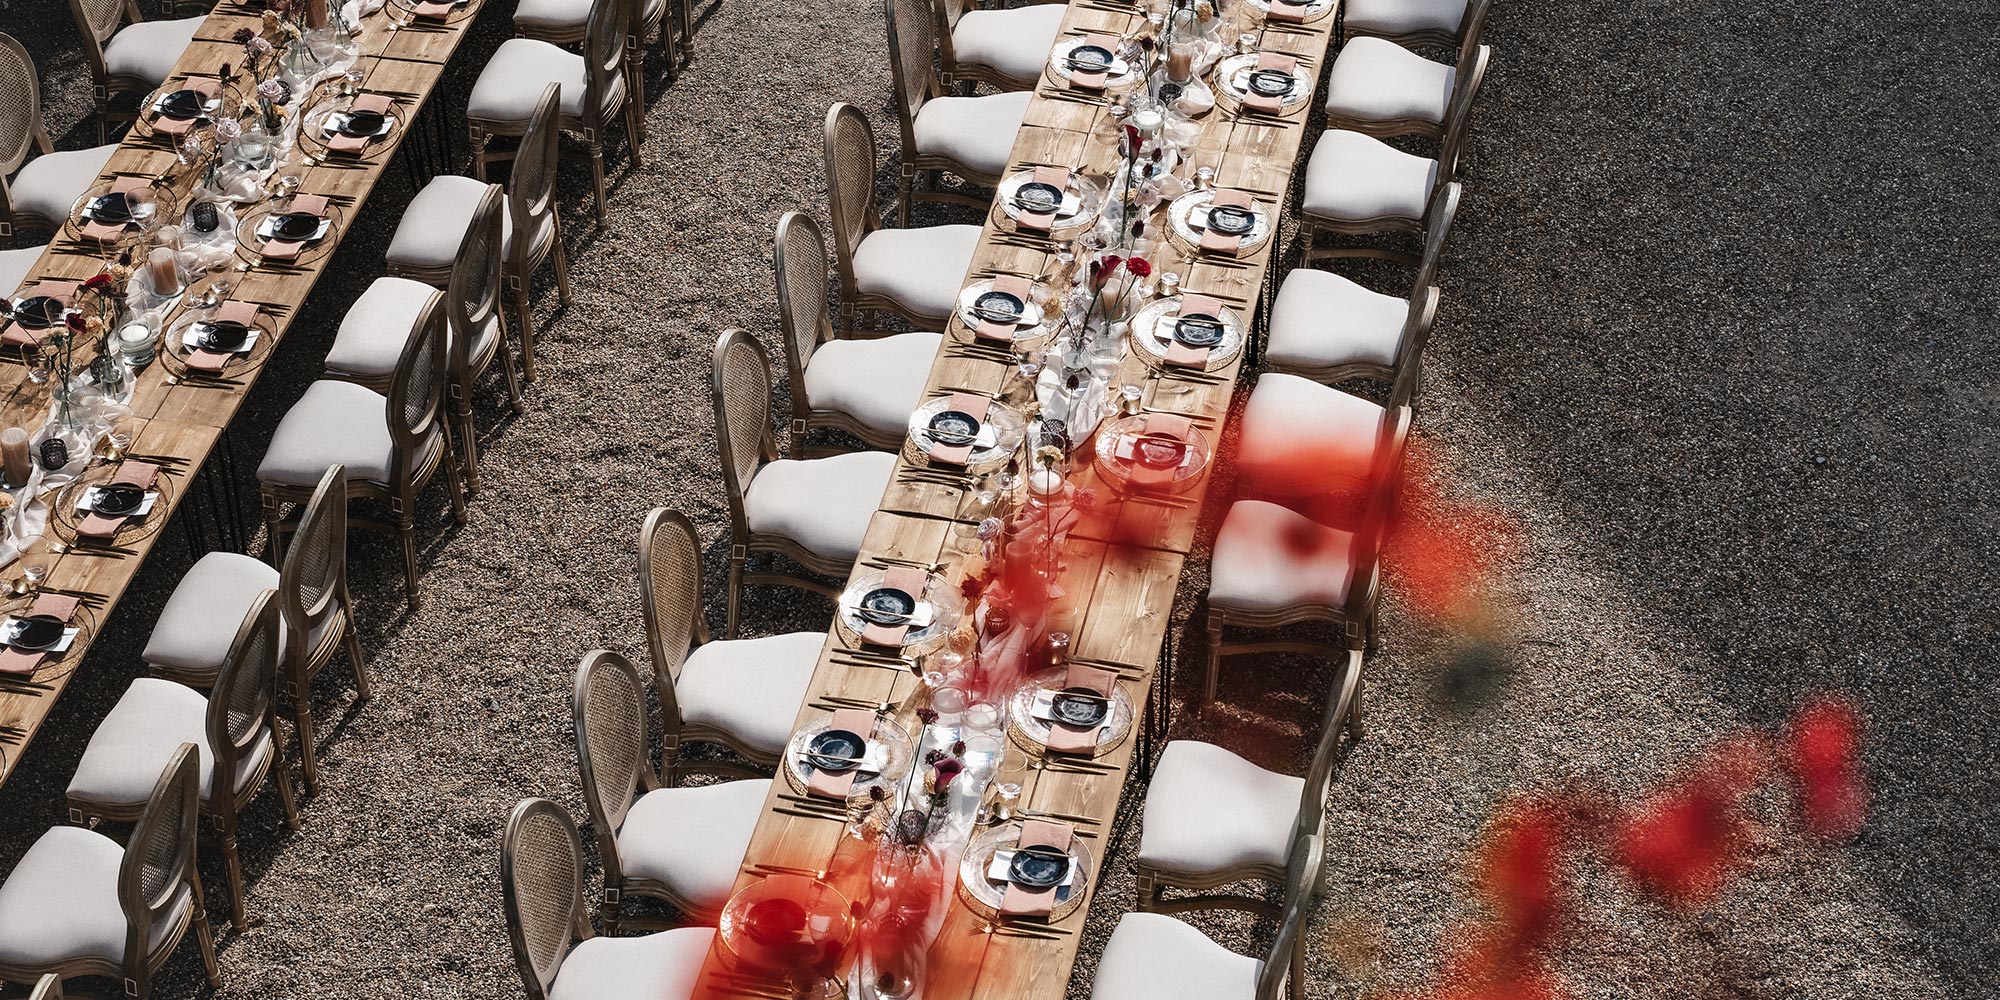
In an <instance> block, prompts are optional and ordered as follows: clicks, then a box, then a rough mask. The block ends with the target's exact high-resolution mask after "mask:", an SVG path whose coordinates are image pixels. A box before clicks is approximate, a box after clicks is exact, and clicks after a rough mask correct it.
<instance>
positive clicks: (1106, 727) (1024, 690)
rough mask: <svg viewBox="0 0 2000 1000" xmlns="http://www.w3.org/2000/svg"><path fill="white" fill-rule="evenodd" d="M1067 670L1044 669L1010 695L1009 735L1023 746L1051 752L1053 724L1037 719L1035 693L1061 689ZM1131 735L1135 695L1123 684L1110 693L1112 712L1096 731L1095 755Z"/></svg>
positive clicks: (1008, 699) (1098, 755)
mask: <svg viewBox="0 0 2000 1000" xmlns="http://www.w3.org/2000/svg"><path fill="white" fill-rule="evenodd" d="M1068 674H1069V672H1068V670H1067V669H1066V668H1064V667H1056V668H1054V669H1051V670H1044V671H1042V672H1041V673H1038V674H1035V675H1034V676H1032V677H1030V678H1028V679H1027V680H1026V681H1024V682H1022V684H1021V686H1020V687H1018V688H1015V689H1014V693H1013V694H1012V695H1009V696H1008V698H1007V735H1008V736H1010V737H1013V739H1014V742H1016V743H1019V744H1020V745H1021V746H1022V748H1023V749H1027V750H1033V751H1040V752H1043V753H1046V752H1048V749H1049V727H1050V723H1048V722H1046V721H1044V720H1042V719H1038V718H1035V715H1034V712H1033V711H1032V709H1033V708H1034V706H1035V696H1036V695H1039V694H1040V693H1041V692H1043V691H1061V690H1062V689H1063V681H1064V680H1065V679H1066V678H1067V677H1068ZM1130 735H1132V698H1131V696H1129V695H1127V694H1126V693H1125V688H1124V687H1123V686H1122V685H1121V686H1119V687H1117V688H1115V689H1114V690H1113V691H1112V692H1111V711H1110V714H1109V715H1107V716H1106V717H1105V720H1104V723H1103V728H1102V729H1101V730H1100V731H1099V732H1098V734H1097V748H1096V750H1094V751H1093V752H1092V753H1091V756H1092V757H1102V756H1104V755H1105V754H1107V753H1110V752H1111V751H1112V750H1115V749H1117V747H1118V744H1120V743H1123V742H1125V738H1126V737H1127V736H1130Z"/></svg>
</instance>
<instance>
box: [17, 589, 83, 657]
mask: <svg viewBox="0 0 2000 1000" xmlns="http://www.w3.org/2000/svg"><path fill="white" fill-rule="evenodd" d="M76 603H77V602H76V598H74V597H70V596H68V595H66V594H42V595H39V596H37V597H36V598H35V603H34V604H33V605H32V606H31V607H29V608H28V613H27V614H26V615H23V616H22V617H24V618H32V617H34V616H35V615H48V616H50V617H52V618H60V619H62V620H63V621H65V622H67V621H69V620H70V617H71V616H73V615H75V614H76ZM48 655H49V654H48V652H47V651H46V650H40V649H15V648H14V647H12V646H0V674H11V675H13V676H16V677H26V676H28V675H30V674H32V673H34V672H35V671H36V670H39V669H41V666H42V659H43V658H44V657H46V656H48Z"/></svg>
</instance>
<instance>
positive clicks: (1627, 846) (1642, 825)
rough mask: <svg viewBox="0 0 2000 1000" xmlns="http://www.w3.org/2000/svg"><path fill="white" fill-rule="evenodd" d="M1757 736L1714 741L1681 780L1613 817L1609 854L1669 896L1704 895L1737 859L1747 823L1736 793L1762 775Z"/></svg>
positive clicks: (1681, 900) (1684, 900)
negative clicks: (1715, 744) (1716, 743)
mask: <svg viewBox="0 0 2000 1000" xmlns="http://www.w3.org/2000/svg"><path fill="white" fill-rule="evenodd" d="M1766 757H1767V754H1766V752H1765V750H1764V747H1763V745H1762V743H1761V742H1760V741H1758V740H1755V739H1752V738H1747V737H1746V738H1743V739H1739V740H1736V741H1733V742H1731V743H1727V744H1724V745H1723V746H1721V747H1718V748H1716V750H1715V751H1713V752H1712V753H1711V755H1710V757H1709V759H1708V760H1706V761H1704V762H1702V763H1701V764H1700V765H1698V766H1697V767H1696V768H1695V770H1694V771H1693V772H1692V773H1691V774H1689V775H1688V776H1687V777H1686V778H1683V779H1682V780H1681V781H1679V782H1677V783H1675V784H1673V785H1670V786H1668V787H1667V789H1666V790H1665V791H1663V792H1661V793H1659V794H1658V795H1656V796H1654V798H1653V799H1652V800H1651V801H1650V802H1649V803H1647V804H1646V805H1644V806H1642V807H1641V808H1639V809H1638V810H1637V811H1634V812H1631V813H1628V814H1626V815H1625V816H1624V817H1622V818H1621V819H1619V820H1618V821H1617V823H1616V825H1615V828H1614V830H1613V832H1612V843H1611V852H1612V857H1613V858H1614V859H1616V861H1617V862H1618V863H1619V864H1621V865H1623V866H1624V867H1625V868H1626V869H1627V870H1628V871H1630V872H1631V873H1632V875H1633V877H1635V878H1637V879H1638V880H1639V881H1640V882H1641V883H1643V884H1645V885H1646V886H1648V887H1650V888H1652V889H1653V890H1654V891H1656V892H1658V893H1660V894H1661V895H1662V896H1665V897H1666V898H1667V900H1668V901H1669V902H1672V903H1674V904H1677V905H1681V906H1691V905H1695V904H1699V903H1703V902H1706V901H1707V900H1709V899H1710V898H1712V897H1714V895H1715V893H1716V891H1717V890H1719V889H1721V888H1722V884H1723V882H1724V881H1725V880H1726V879H1727V877H1728V876H1729V874H1730V872H1731V871H1732V870H1733V869H1734V868H1735V867H1736V865H1737V863H1738V862H1739V861H1740V860H1741V858H1740V854H1741V851H1742V848H1743V841H1744V838H1745V836H1746V833H1747V829H1748V820H1747V819H1746V818H1745V817H1744V815H1743V800H1744V798H1745V797H1746V796H1748V795H1749V793H1750V792H1751V791H1753V790H1754V789H1755V788H1756V786H1757V784H1758V782H1759V781H1760V780H1761V778H1762V776H1763V774H1764V761H1765V759H1766Z"/></svg>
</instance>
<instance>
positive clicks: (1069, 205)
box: [993, 169, 1104, 233]
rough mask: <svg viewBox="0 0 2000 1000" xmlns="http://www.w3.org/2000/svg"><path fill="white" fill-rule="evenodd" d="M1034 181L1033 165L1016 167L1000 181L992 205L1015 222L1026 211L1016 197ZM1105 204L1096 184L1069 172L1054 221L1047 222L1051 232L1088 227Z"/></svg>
mask: <svg viewBox="0 0 2000 1000" xmlns="http://www.w3.org/2000/svg"><path fill="white" fill-rule="evenodd" d="M1033 183H1035V171H1034V170H1033V169H1028V170H1018V171H1015V172H1014V173H1011V174H1008V175H1007V176H1006V177H1005V178H1003V179H1002V180H1001V181H1000V187H999V188H998V189H997V191H996V193H995V195H994V198H993V205H994V207H995V208H996V209H998V210H999V216H1000V217H1001V218H1004V219H1006V220H1007V221H1009V222H1014V223H1018V222H1020V221H1021V217H1022V216H1023V215H1026V214H1028V213H1027V211H1026V210H1025V209H1023V208H1022V207H1021V206H1020V205H1019V204H1017V203H1016V199H1017V198H1018V196H1019V195H1020V193H1021V189H1022V188H1023V187H1026V186H1027V185H1029V184H1033ZM1103 208H1104V195H1103V193H1102V192H1100V191H1098V189H1097V185H1095V184H1092V183H1091V182H1090V181H1089V180H1087V179H1086V178H1084V177H1081V176H1079V175H1078V174H1077V173H1076V172H1075V171H1071V172H1070V175H1069V183H1068V184H1067V185H1065V186H1064V188H1063V199H1062V206H1061V207H1060V208H1058V209H1056V217H1055V221H1054V222H1052V223H1050V225H1049V232H1050V233H1067V232H1072V231H1074V230H1077V229H1082V228H1084V227H1087V226H1089V225H1091V224H1093V223H1095V222H1096V221H1097V214H1098V213H1099V212H1100V211H1102V210H1103Z"/></svg>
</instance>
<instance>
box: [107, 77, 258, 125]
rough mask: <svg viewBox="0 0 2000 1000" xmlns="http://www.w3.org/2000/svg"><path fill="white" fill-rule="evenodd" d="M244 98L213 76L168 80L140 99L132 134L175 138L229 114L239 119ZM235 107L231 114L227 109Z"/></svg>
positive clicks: (241, 115)
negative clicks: (234, 112)
mask: <svg viewBox="0 0 2000 1000" xmlns="http://www.w3.org/2000/svg"><path fill="white" fill-rule="evenodd" d="M244 103H245V102H244V100H243V98H242V95H240V94H239V93H237V91H236V88H234V87H231V86H229V85H227V84H224V83H223V82H222V81H221V80H220V79H217V78H216V77H212V76H185V77H181V78H180V79H178V80H170V81H168V82H167V83H166V84H164V85H162V86H161V87H160V88H159V89H157V90H155V91H153V92H152V93H150V94H148V95H146V97H145V99H144V100H142V101H140V102H139V109H140V110H139V114H138V116H137V117H136V118H134V119H133V121H132V134H134V135H137V136H140V137H142V138H152V137H158V138H161V139H164V140H167V141H174V140H177V139H179V137H181V136H184V135H187V134H189V133H191V132H193V131H195V130H196V129H200V128H205V127H207V126H209V125H211V124H214V122H215V121H216V119H218V118H223V117H229V118H235V119H237V120H239V121H240V120H242V119H244V118H246V117H248V114H247V113H246V112H243V111H242V109H243V106H244ZM230 108H235V109H238V112H239V113H237V114H230V113H229V112H228V110H227V109H230Z"/></svg>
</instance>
